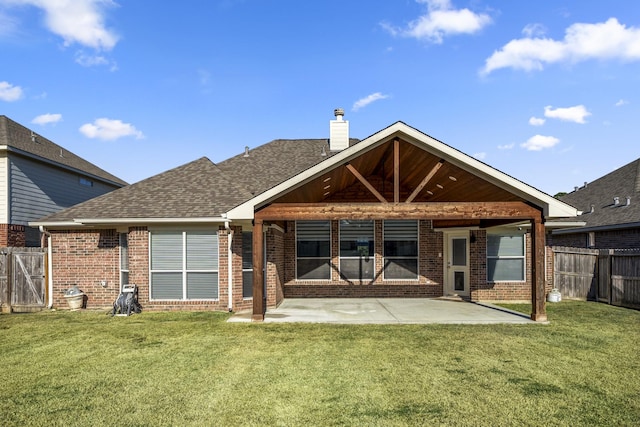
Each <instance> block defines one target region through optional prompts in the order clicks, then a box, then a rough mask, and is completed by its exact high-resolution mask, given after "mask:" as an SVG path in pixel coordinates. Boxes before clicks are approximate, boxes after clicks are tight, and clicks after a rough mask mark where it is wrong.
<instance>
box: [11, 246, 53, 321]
mask: <svg viewBox="0 0 640 427" xmlns="http://www.w3.org/2000/svg"><path fill="white" fill-rule="evenodd" d="M45 251H46V249H42V248H1V249H0V305H1V306H2V312H5V313H6V312H8V313H10V312H12V311H16V312H18V311H37V310H42V309H43V308H44V307H45V305H46V297H47V295H46V292H47V289H46V277H45V272H46V270H47V269H46V261H45V260H46V256H45Z"/></svg>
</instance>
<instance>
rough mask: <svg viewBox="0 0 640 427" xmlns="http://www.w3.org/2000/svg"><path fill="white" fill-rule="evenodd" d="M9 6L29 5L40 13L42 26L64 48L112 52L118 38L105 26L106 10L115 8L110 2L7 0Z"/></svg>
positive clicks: (93, 0)
mask: <svg viewBox="0 0 640 427" xmlns="http://www.w3.org/2000/svg"><path fill="white" fill-rule="evenodd" d="M5 3H8V4H10V5H30V6H35V7H37V8H39V9H42V10H43V11H44V14H45V25H46V26H47V28H48V29H49V31H51V32H52V33H54V34H57V35H59V36H60V37H62V39H63V40H64V44H65V46H70V45H72V44H74V43H78V44H80V45H82V46H87V47H91V48H94V49H97V50H111V49H113V47H114V46H115V45H116V43H117V42H118V36H117V35H116V34H115V32H114V31H113V30H110V29H108V28H106V27H105V25H104V18H105V12H104V10H105V8H106V7H114V6H117V5H116V3H115V2H113V1H112V0H73V1H65V0H9V1H7V2H5Z"/></svg>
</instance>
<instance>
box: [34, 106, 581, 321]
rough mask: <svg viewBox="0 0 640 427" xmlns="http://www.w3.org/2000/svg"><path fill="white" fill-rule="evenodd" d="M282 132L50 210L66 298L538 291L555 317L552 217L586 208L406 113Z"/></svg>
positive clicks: (154, 305)
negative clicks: (477, 155) (380, 120)
mask: <svg viewBox="0 0 640 427" xmlns="http://www.w3.org/2000/svg"><path fill="white" fill-rule="evenodd" d="M329 134H330V137H329V139H326V138H325V139H304V140H275V141H272V142H270V143H268V144H265V145H262V146H259V147H257V148H254V149H251V150H250V149H249V148H248V147H247V148H246V149H245V152H244V153H242V154H239V155H237V156H235V157H232V158H230V159H228V160H225V161H223V162H221V163H218V164H214V163H212V162H211V161H210V160H208V159H207V158H201V159H198V160H195V161H193V162H191V163H188V164H186V165H183V166H180V167H178V168H175V169H172V170H170V171H167V172H164V173H162V174H159V175H156V176H154V177H151V178H148V179H146V180H143V181H140V182H138V183H136V184H133V185H130V186H128V187H125V188H122V189H119V190H116V191H114V192H112V193H109V194H105V195H103V196H100V197H98V198H95V199H93V200H89V201H87V202H84V203H81V204H79V205H76V206H73V207H71V208H69V209H66V210H63V211H61V212H59V213H56V214H53V215H50V216H48V217H45V218H42V219H40V220H38V221H36V222H34V223H33V224H34V225H38V226H42V227H43V228H44V229H45V230H46V232H47V233H48V235H49V241H50V246H51V252H52V261H51V265H52V271H51V273H52V274H51V277H50V285H49V286H50V290H51V292H52V293H53V301H54V305H56V306H62V305H63V304H64V303H63V301H62V292H63V291H64V290H65V289H66V288H68V287H69V286H71V285H72V284H77V285H79V287H80V288H81V289H82V290H83V291H84V292H85V293H87V295H88V307H103V306H108V305H110V304H111V303H112V302H113V300H114V299H115V298H116V297H117V295H118V293H119V289H120V286H121V285H122V284H124V283H135V284H137V285H138V286H139V292H140V294H139V298H140V302H141V304H142V305H143V307H144V308H145V309H146V310H172V309H193V310H242V309H252V310H253V316H254V320H258V321H259V320H261V319H262V318H263V316H264V312H265V310H266V309H267V308H269V307H275V306H277V305H278V304H279V303H280V302H281V301H282V300H283V299H284V298H287V297H354V298H357V297H382V296H384V297H400V296H402V297H405V296H410V297H442V296H447V295H457V296H458V297H461V298H464V299H469V300H529V301H532V302H533V310H532V314H531V316H532V318H533V319H535V320H545V319H546V312H545V305H544V297H545V293H546V290H547V288H548V287H549V286H548V285H547V283H548V277H546V276H547V275H548V274H550V273H548V272H546V271H545V270H546V268H545V267H546V266H545V261H546V259H545V250H546V247H545V221H548V220H550V219H554V218H561V217H571V216H575V215H576V214H577V211H576V210H575V209H574V208H573V207H571V206H569V205H567V204H565V203H563V202H561V201H559V200H556V199H554V198H553V197H551V196H549V195H547V194H545V193H543V192H540V191H539V190H536V189H534V188H533V187H530V186H528V185H526V184H524V183H523V182H521V181H518V180H516V179H514V178H512V177H510V176H508V175H505V174H504V173H502V172H499V171H497V170H496V169H493V168H491V167H490V166H488V165H487V164H485V163H482V162H480V161H478V160H476V159H474V158H472V157H470V156H468V155H466V154H464V153H462V152H460V151H458V150H456V149H454V148H452V147H450V146H448V145H446V144H444V143H442V142H440V141H437V140H435V139H433V138H431V137H430V136H428V135H426V134H424V133H422V132H421V131H419V130H417V129H415V128H412V127H410V126H408V125H406V124H405V123H402V122H396V123H394V124H392V125H391V126H389V127H387V128H385V129H382V130H381V131H379V132H377V133H375V134H374V135H372V136H370V137H368V138H366V139H364V140H360V141H359V140H355V139H350V138H349V137H348V122H347V121H345V120H343V113H342V111H341V110H336V119H335V120H331V121H330V132H329Z"/></svg>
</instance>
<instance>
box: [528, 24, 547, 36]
mask: <svg viewBox="0 0 640 427" xmlns="http://www.w3.org/2000/svg"><path fill="white" fill-rule="evenodd" d="M546 32H547V29H546V28H545V27H544V25H542V24H527V25H526V26H525V27H524V28H523V29H522V34H524V35H525V36H527V37H540V36H543V35H544V34H545V33H546Z"/></svg>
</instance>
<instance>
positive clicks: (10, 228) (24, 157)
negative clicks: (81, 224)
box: [0, 115, 127, 247]
mask: <svg viewBox="0 0 640 427" xmlns="http://www.w3.org/2000/svg"><path fill="white" fill-rule="evenodd" d="M125 185H127V183H126V182H124V181H123V180H121V179H119V178H117V177H115V176H113V175H111V174H110V173H108V172H106V171H104V170H102V169H100V168H99V167H97V166H96V165H94V164H92V163H90V162H88V161H86V160H84V159H82V158H80V157H79V156H76V155H75V154H73V153H71V152H70V151H68V150H66V149H64V148H63V147H61V146H59V145H57V144H55V143H53V142H51V141H49V140H48V139H46V138H44V137H43V136H41V135H38V134H36V133H35V132H33V131H32V130H30V129H27V128H26V127H24V126H22V125H20V124H18V123H16V122H14V121H13V120H11V119H9V118H8V117H6V116H3V115H0V247H7V246H40V233H39V231H38V229H37V228H33V227H29V226H28V223H29V221H34V220H36V219H38V218H42V217H43V216H45V215H49V214H52V213H54V212H57V211H59V210H61V209H64V208H68V207H69V206H73V205H75V204H78V203H80V202H83V201H85V200H89V199H92V198H94V197H96V196H99V195H101V194H104V193H107V192H109V191H113V190H115V189H117V188H121V187H123V186H125Z"/></svg>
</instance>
